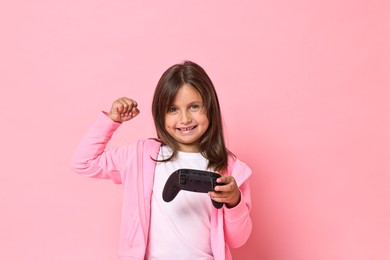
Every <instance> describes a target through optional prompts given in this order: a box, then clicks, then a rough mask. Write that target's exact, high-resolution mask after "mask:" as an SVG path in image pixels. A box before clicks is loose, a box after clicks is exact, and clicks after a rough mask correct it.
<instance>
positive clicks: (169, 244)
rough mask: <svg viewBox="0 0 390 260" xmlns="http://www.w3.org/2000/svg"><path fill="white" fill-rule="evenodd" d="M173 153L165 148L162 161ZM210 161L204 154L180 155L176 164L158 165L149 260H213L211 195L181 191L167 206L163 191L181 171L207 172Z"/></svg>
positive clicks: (154, 189) (147, 257) (148, 251)
mask: <svg viewBox="0 0 390 260" xmlns="http://www.w3.org/2000/svg"><path fill="white" fill-rule="evenodd" d="M170 154H171V150H170V149H169V148H168V147H167V146H162V147H161V149H160V152H159V159H162V158H168V157H169V155H170ZM207 164H208V160H207V159H206V158H204V157H203V156H202V155H201V154H200V153H185V152H179V153H178V157H177V159H175V160H171V161H168V162H157V165H156V172H155V177H154V185H153V194H152V211H151V223H150V231H149V241H148V248H147V252H146V259H148V260H157V259H158V260H172V259H177V260H178V259H180V260H181V259H184V260H212V259H214V257H213V254H212V251H211V243H210V215H211V207H212V203H211V200H210V197H209V196H208V195H207V193H198V192H190V191H183V190H181V191H179V193H178V194H177V195H176V197H175V198H174V199H173V200H172V201H171V202H165V201H164V200H163V198H162V191H163V189H164V185H165V182H166V181H167V179H168V177H169V176H170V175H171V174H172V173H173V172H174V171H176V170H178V169H180V168H190V169H197V170H206V169H207Z"/></svg>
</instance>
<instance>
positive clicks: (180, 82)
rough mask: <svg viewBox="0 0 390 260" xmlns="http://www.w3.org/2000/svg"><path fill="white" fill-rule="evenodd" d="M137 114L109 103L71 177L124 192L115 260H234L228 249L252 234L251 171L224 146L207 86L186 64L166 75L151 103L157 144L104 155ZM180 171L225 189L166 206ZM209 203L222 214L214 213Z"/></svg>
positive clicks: (132, 106) (133, 106) (124, 103)
mask: <svg viewBox="0 0 390 260" xmlns="http://www.w3.org/2000/svg"><path fill="white" fill-rule="evenodd" d="M139 113H140V111H139V110H138V103H137V102H136V101H135V100H133V99H130V98H126V97H123V98H119V99H118V100H116V101H114V102H113V104H112V106H111V109H110V112H103V113H101V114H100V115H99V116H98V118H97V120H96V122H95V123H94V124H93V126H92V127H91V129H90V130H89V132H88V133H87V135H86V136H85V137H84V139H83V140H82V141H81V143H80V145H79V147H78V148H77V149H76V152H75V154H74V156H73V159H72V168H73V169H74V170H75V171H76V172H78V173H80V174H83V175H85V176H89V177H96V178H106V179H112V180H113V181H114V182H115V183H121V184H123V185H124V191H123V192H124V198H123V206H122V219H121V230H120V231H121V232H120V243H119V247H120V248H119V255H120V259H122V260H130V259H138V260H141V259H159V260H161V259H163V260H172V259H185V260H191V259H193V260H199V259H204V260H211V259H215V260H222V259H231V258H232V257H231V254H230V250H229V246H230V247H239V246H242V245H243V244H244V243H245V242H246V241H247V239H248V237H249V235H250V233H251V230H252V221H251V218H250V216H249V211H250V208H251V200H250V190H249V185H248V178H249V176H250V175H251V170H250V168H249V167H248V166H247V165H246V164H244V163H243V162H241V161H239V160H238V159H237V158H235V156H234V155H233V154H232V153H231V152H230V151H229V150H228V149H227V148H226V146H225V141H224V137H223V131H222V119H221V112H220V107H219V102H218V98H217V94H216V91H215V89H214V86H213V83H212V82H211V80H210V78H209V77H208V75H207V74H206V72H205V71H204V70H203V68H201V67H200V66H199V65H197V64H195V63H193V62H190V61H186V62H184V63H183V64H176V65H174V66H172V67H170V68H169V69H168V70H166V71H165V72H164V74H163V75H162V76H161V78H160V80H159V82H158V84H157V87H156V90H155V93H154V98H153V102H152V114H153V119H154V123H155V127H156V132H157V139H149V140H140V141H138V142H135V143H133V144H130V145H126V146H122V147H119V148H112V149H106V145H107V143H108V142H109V140H110V139H111V137H112V135H113V133H114V132H115V130H116V129H117V128H118V127H119V126H120V125H121V124H122V123H123V122H126V121H129V120H132V119H133V118H134V117H136V116H137V115H138V114H139ZM180 168H192V169H198V170H209V171H214V172H218V173H220V174H221V175H222V177H221V178H219V179H217V182H218V183H221V184H223V185H221V186H216V187H215V190H214V191H211V192H209V193H208V194H205V193H196V192H186V191H181V192H179V194H178V195H177V196H176V197H175V199H174V200H173V201H171V202H169V203H167V202H165V201H163V199H162V190H163V187H164V185H165V182H166V180H167V179H168V177H169V176H170V174H171V173H172V172H174V171H175V170H177V169H180ZM210 197H211V198H212V199H213V200H215V201H217V202H223V203H224V206H223V207H222V208H221V209H216V208H215V207H213V206H212V203H211V201H210Z"/></svg>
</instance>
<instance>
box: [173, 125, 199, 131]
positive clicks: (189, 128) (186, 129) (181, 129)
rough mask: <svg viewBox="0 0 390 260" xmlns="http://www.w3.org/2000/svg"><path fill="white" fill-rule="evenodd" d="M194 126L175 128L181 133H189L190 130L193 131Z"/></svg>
mask: <svg viewBox="0 0 390 260" xmlns="http://www.w3.org/2000/svg"><path fill="white" fill-rule="evenodd" d="M195 127H196V126H190V127H185V128H184V127H179V128H177V130H179V131H183V132H186V131H191V130H192V129H194V128H195Z"/></svg>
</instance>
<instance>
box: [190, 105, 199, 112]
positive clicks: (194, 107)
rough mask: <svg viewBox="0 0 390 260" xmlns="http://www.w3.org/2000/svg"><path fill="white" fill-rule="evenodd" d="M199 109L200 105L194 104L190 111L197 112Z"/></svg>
mask: <svg viewBox="0 0 390 260" xmlns="http://www.w3.org/2000/svg"><path fill="white" fill-rule="evenodd" d="M199 109H200V105H197V104H194V105H191V106H190V110H191V111H198V110H199Z"/></svg>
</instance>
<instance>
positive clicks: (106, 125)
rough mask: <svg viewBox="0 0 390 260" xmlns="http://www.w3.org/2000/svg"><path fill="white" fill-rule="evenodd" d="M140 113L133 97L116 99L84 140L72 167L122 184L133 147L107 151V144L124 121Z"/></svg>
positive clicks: (74, 157)
mask: <svg viewBox="0 0 390 260" xmlns="http://www.w3.org/2000/svg"><path fill="white" fill-rule="evenodd" d="M138 114H139V110H138V109H137V103H136V102H135V101H133V100H131V99H127V98H122V99H118V100H116V101H115V102H114V103H113V105H112V107H111V111H110V113H105V114H103V113H101V114H100V115H99V116H98V118H97V120H96V121H95V123H94V124H93V125H92V127H91V128H90V129H89V131H88V132H87V134H86V136H85V137H84V138H83V139H82V141H81V142H80V144H79V146H78V147H77V149H76V151H75V153H74V154H73V157H72V160H71V168H72V169H73V170H74V171H76V172H77V173H80V174H82V175H85V176H88V177H94V178H102V179H109V178H111V179H112V180H113V181H114V182H115V183H121V176H120V172H121V170H122V167H123V165H124V162H125V161H126V158H127V157H128V151H129V149H128V148H129V147H120V148H116V149H108V150H106V146H107V143H108V142H109V141H110V140H111V137H112V135H113V133H114V132H115V130H116V129H117V128H118V127H119V126H120V125H121V123H122V122H125V121H128V120H130V119H132V118H134V117H135V116H137V115H138Z"/></svg>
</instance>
